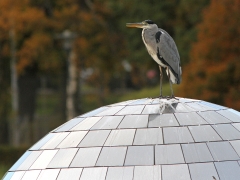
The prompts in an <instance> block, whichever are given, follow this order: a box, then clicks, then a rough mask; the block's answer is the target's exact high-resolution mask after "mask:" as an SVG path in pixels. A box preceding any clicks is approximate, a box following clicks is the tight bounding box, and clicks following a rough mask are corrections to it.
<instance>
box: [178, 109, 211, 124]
mask: <svg viewBox="0 0 240 180" xmlns="http://www.w3.org/2000/svg"><path fill="white" fill-rule="evenodd" d="M175 116H176V118H177V120H178V122H179V124H180V125H181V126H191V125H202V124H208V123H207V122H206V121H205V120H204V119H203V118H202V117H201V116H199V115H198V114H197V113H196V112H190V113H175Z"/></svg>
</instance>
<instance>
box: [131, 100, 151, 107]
mask: <svg viewBox="0 0 240 180" xmlns="http://www.w3.org/2000/svg"><path fill="white" fill-rule="evenodd" d="M151 102H152V99H149V98H144V99H138V100H136V101H134V102H131V103H130V104H128V105H129V106H132V105H140V104H150V103H151Z"/></svg>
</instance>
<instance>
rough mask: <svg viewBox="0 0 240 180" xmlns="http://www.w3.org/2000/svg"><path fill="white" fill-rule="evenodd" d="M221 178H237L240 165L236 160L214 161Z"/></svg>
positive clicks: (236, 179)
mask: <svg viewBox="0 0 240 180" xmlns="http://www.w3.org/2000/svg"><path fill="white" fill-rule="evenodd" d="M214 164H215V166H216V169H217V172H218V174H219V177H220V179H221V180H228V179H229V180H239V177H240V166H239V164H238V163H237V162H236V161H225V162H215V163H214Z"/></svg>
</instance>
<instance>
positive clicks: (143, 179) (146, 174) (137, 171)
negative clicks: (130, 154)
mask: <svg viewBox="0 0 240 180" xmlns="http://www.w3.org/2000/svg"><path fill="white" fill-rule="evenodd" d="M161 176H162V175H161V166H158V165H157V166H135V168H134V180H161V179H162V177H161Z"/></svg>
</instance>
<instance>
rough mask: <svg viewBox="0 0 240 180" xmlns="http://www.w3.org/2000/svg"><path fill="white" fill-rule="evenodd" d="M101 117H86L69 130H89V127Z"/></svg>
mask: <svg viewBox="0 0 240 180" xmlns="http://www.w3.org/2000/svg"><path fill="white" fill-rule="evenodd" d="M101 118H102V117H88V118H86V119H84V120H83V121H81V122H80V123H79V124H78V125H76V126H75V127H73V128H72V129H71V130H73V131H80V130H89V129H91V127H92V126H93V125H94V124H96V123H97V122H98V121H99V120H100V119H101Z"/></svg>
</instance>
